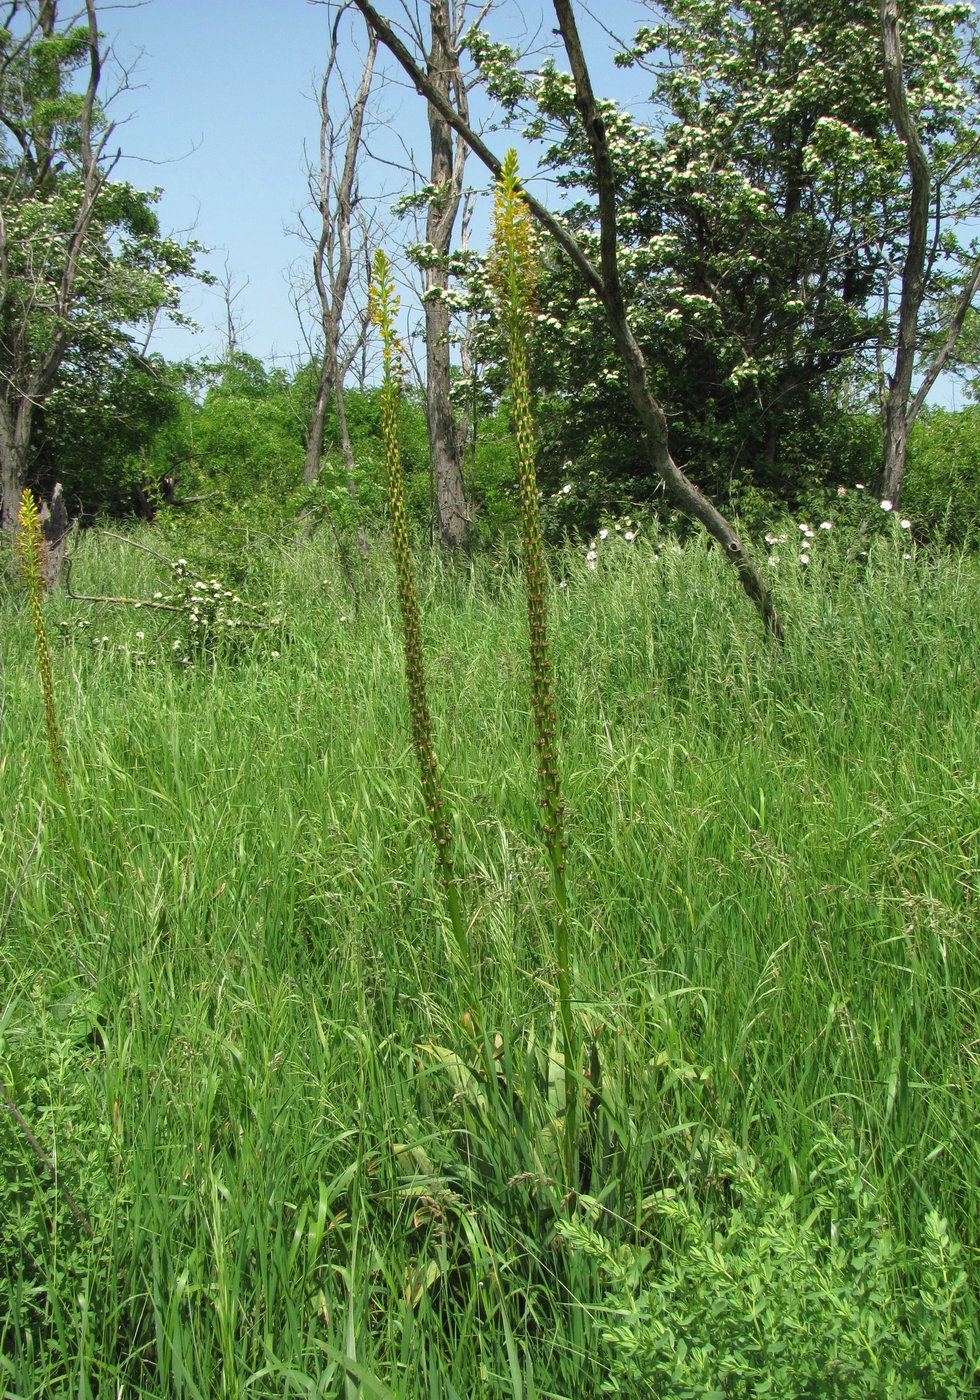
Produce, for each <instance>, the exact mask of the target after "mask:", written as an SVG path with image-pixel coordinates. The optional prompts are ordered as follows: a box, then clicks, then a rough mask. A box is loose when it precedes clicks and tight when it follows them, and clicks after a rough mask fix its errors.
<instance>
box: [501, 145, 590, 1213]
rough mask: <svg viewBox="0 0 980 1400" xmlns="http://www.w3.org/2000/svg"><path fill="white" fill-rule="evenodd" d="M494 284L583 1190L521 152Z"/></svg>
mask: <svg viewBox="0 0 980 1400" xmlns="http://www.w3.org/2000/svg"><path fill="white" fill-rule="evenodd" d="M489 276H490V284H491V286H492V288H493V290H494V293H495V295H496V297H497V303H498V307H499V310H500V315H501V320H502V322H503V324H504V328H505V330H506V332H507V365H508V370H509V374H510V385H511V394H512V418H513V426H514V436H515V438H516V440H517V464H518V472H519V476H520V498H521V521H522V526H523V533H524V582H525V587H526V590H527V622H528V643H529V651H530V661H531V709H532V711H533V713H534V730H535V738H534V746H535V750H536V755H537V762H536V767H537V772H538V778H539V782H540V787H541V807H542V813H543V828H544V829H543V836H544V844H545V849H546V851H547V855H548V861H549V863H550V865H551V872H552V889H553V891H554V897H555V945H556V951H557V954H558V1003H559V1005H558V1011H559V1018H560V1021H561V1030H562V1048H563V1053H564V1056H565V1163H564V1165H565V1186H566V1189H567V1190H568V1191H574V1190H575V1189H576V1187H577V1184H578V1130H577V1120H578V1094H579V1074H578V1059H579V1056H578V1040H577V1036H576V1032H575V1022H574V1018H573V1015H572V968H571V952H570V946H569V931H568V893H567V890H566V886H565V845H566V842H565V818H564V808H563V805H562V799H561V779H560V775H559V770H558V747H557V743H556V737H555V736H556V734H557V728H558V724H557V716H556V712H555V692H554V680H553V677H552V671H551V657H550V653H549V648H548V600H547V569H546V567H545V559H544V543H543V540H542V537H541V513H540V509H539V506H538V478H537V472H536V471H535V467H534V422H533V419H532V416H531V389H530V378H529V374H528V357H527V342H528V338H529V335H530V332H531V326H532V322H533V311H534V307H535V302H536V295H537V285H538V248H537V238H536V232H535V228H534V222H533V220H532V217H531V211H530V209H529V208H528V204H527V200H526V199H525V197H524V193H523V191H522V190H521V187H520V183H519V181H518V178H517V153H516V151H513V150H510V151H508V152H507V155H506V156H505V158H504V163H503V168H502V170H501V173H500V179H499V181H498V182H497V189H496V194H495V197H494V230H493V246H492V250H491V253H490V260H489Z"/></svg>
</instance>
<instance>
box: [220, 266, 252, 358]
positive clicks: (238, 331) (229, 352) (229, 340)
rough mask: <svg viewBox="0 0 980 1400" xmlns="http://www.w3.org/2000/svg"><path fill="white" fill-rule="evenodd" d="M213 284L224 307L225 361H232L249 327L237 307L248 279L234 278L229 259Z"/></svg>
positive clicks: (249, 323)
mask: <svg viewBox="0 0 980 1400" xmlns="http://www.w3.org/2000/svg"><path fill="white" fill-rule="evenodd" d="M215 283H216V285H217V286H218V287H220V288H221V299H222V301H223V302H224V305H225V359H226V360H233V359H234V358H235V356H236V355H237V354H238V351H239V350H240V348H241V345H242V341H243V340H244V338H245V336H246V335H247V334H248V331H249V328H250V326H251V322H249V321H246V320H245V319H244V317H243V313H242V311H241V309H240V308H239V307H238V305H237V303H238V301H239V300H240V298H241V297H242V296H243V295H244V293H245V291H246V289H247V287H248V278H247V277H245V278H236V277H235V274H234V272H233V271H232V268H231V263H230V261H229V259H228V258H225V265H224V270H223V272H222V273H221V275H220V276H216V277H215Z"/></svg>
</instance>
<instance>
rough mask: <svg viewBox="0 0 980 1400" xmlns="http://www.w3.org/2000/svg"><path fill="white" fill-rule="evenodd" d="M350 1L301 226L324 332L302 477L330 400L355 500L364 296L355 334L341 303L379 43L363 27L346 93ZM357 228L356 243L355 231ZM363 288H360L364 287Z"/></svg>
mask: <svg viewBox="0 0 980 1400" xmlns="http://www.w3.org/2000/svg"><path fill="white" fill-rule="evenodd" d="M347 8H348V7H347V6H346V5H344V6H341V8H340V10H339V11H338V13H337V15H336V16H335V19H334V23H333V27H332V30H331V37H330V49H329V53H328V56H327V63H326V67H325V69H324V74H323V79H322V82H321V84H320V92H319V108H320V140H319V159H318V166H317V169H316V171H315V174H314V172H311V180H310V193H311V196H312V202H313V205H314V207H315V209H316V215H317V218H318V219H319V226H318V228H316V229H315V230H313V229H309V228H307V233H308V234H309V236H310V237H311V239H312V241H313V245H314V252H313V281H314V286H315V288H316V296H317V302H318V306H319V319H320V325H321V329H322V333H323V350H322V354H321V358H320V374H319V380H318V384H317V391H316V397H315V400H314V404H313V411H312V413H311V416H310V423H309V430H308V433H307V442H306V464H305V468H304V473H303V480H304V482H305V483H306V484H307V485H309V484H310V483H311V482H312V481H315V480H316V478H317V476H318V475H319V472H320V463H321V459H322V456H323V433H324V424H325V422H326V415H327V409H328V407H329V404H330V400H331V398H333V401H334V403H335V404H336V409H337V424H338V432H339V437H340V446H341V451H342V453H343V457H344V466H345V469H346V473H347V490H348V492H349V494H350V497H351V500H354V499H355V498H356V484H355V479H354V478H355V471H354V452H353V448H352V446H351V440H350V432H349V429H348V426H347V413H346V409H345V405H344V382H345V380H346V377H347V374H348V372H349V370H350V368H351V365H352V364H353V362H354V360H355V358H356V356H357V355H358V353H359V352H360V350H361V347H362V345H363V343H364V340H365V337H366V334H367V323H368V312H367V297H366V295H365V297H364V298H362V301H361V304H360V306H359V307H358V309H357V311H356V313H355V318H354V319H355V323H356V324H355V329H354V333H353V334H348V335H347V336H346V337H345V321H344V317H345V308H346V303H347V296H348V292H349V290H350V284H351V276H352V273H353V271H354V269H355V264H357V265H362V254H363V253H364V251H365V250H366V248H367V243H368V240H369V237H370V223H369V221H364V220H361V221H358V220H357V219H356V214H357V211H358V205H359V199H360V196H359V192H358V172H359V167H360V162H361V158H362V156H363V154H364V145H363V138H364V124H365V113H366V110H367V105H368V98H369V96H370V91H371V83H372V79H373V75H374V61H375V57H376V54H377V50H378V41H377V38H376V36H375V35H374V33H373V31H372V30H371V28H370V26H368V27H367V37H368V46H367V52H366V54H365V57H364V64H363V69H362V72H361V79H360V83H359V85H358V88H357V92H356V94H355V95H354V96H353V97H351V96H350V95H349V93H348V92H347V89H346V85H345V84H344V82H343V74H342V73H341V72H340V69H339V65H338V53H339V46H340V25H341V21H342V19H343V17H344V13H345V11H346V9H347ZM338 88H339V90H340V91H341V93H342V95H343V98H342V100H343V112H342V114H340V115H338V110H337V104H336V103H335V101H334V92H335V90H336V89H338ZM357 227H359V228H360V238H359V242H360V243H361V244H362V245H363V246H362V247H360V248H357V247H355V245H354V241H353V236H354V233H355V230H356V229H357ZM365 291H366V289H365Z"/></svg>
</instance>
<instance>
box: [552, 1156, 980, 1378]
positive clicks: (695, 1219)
mask: <svg viewBox="0 0 980 1400" xmlns="http://www.w3.org/2000/svg"><path fill="white" fill-rule="evenodd" d="M646 1205H647V1207H648V1209H649V1211H650V1217H651V1218H650V1223H649V1226H648V1229H649V1231H650V1234H649V1235H647V1236H646V1238H648V1239H649V1243H647V1244H644V1245H643V1246H637V1245H620V1246H618V1247H616V1246H613V1245H611V1244H610V1243H609V1242H608V1240H607V1239H606V1238H604V1237H603V1236H602V1235H601V1234H599V1233H598V1232H597V1230H596V1229H595V1228H594V1226H592V1225H591V1224H590V1223H589V1220H588V1214H589V1203H588V1202H586V1203H584V1204H583V1205H582V1207H580V1210H581V1214H580V1217H579V1218H578V1219H576V1220H573V1221H568V1222H564V1221H562V1222H560V1223H559V1229H560V1230H561V1232H562V1235H563V1237H564V1238H565V1239H566V1240H567V1241H568V1242H569V1244H570V1245H571V1246H572V1247H573V1248H577V1249H582V1250H584V1251H585V1252H586V1254H587V1255H588V1256H589V1257H590V1258H592V1259H594V1260H595V1261H596V1262H597V1263H598V1264H599V1266H600V1268H601V1270H602V1272H603V1275H604V1278H605V1282H606V1291H605V1293H604V1295H603V1298H602V1302H601V1305H600V1317H601V1319H602V1320H601V1323H600V1330H601V1334H602V1339H603V1342H604V1344H605V1346H606V1348H607V1350H608V1354H609V1358H610V1366H609V1376H608V1379H607V1380H606V1382H605V1383H604V1385H603V1387H602V1389H603V1392H604V1393H607V1394H611V1395H624V1396H629V1397H630V1400H641V1397H643V1396H649V1397H650V1400H654V1397H663V1400H668V1397H669V1400H703V1397H705V1396H712V1397H714V1396H717V1397H719V1400H720V1398H721V1397H723V1396H724V1397H726V1398H727V1397H730V1400H752V1398H753V1397H762V1396H768V1395H780V1396H823V1397H826V1400H831V1397H834V1400H920V1397H924V1396H930V1397H937V1398H938V1397H940V1396H946V1397H948V1398H949V1400H955V1397H958V1396H962V1395H966V1394H967V1393H968V1392H969V1391H970V1390H971V1389H972V1384H973V1382H974V1381H975V1379H976V1375H977V1373H976V1370H975V1367H976V1365H977V1363H978V1361H980V1353H978V1350H977V1346H976V1341H975V1334H974V1332H973V1330H972V1322H973V1318H972V1315H971V1311H970V1308H969V1304H968V1299H967V1276H966V1271H965V1267H964V1266H965V1263H966V1260H965V1255H964V1252H963V1250H962V1249H961V1247H960V1246H959V1245H958V1244H957V1243H956V1242H955V1241H953V1240H951V1239H950V1235H949V1229H948V1226H947V1223H946V1221H945V1220H943V1219H942V1218H941V1217H940V1215H939V1214H938V1212H937V1211H934V1210H933V1211H930V1212H929V1213H928V1215H927V1216H926V1219H925V1222H924V1229H923V1231H922V1242H921V1244H919V1245H917V1246H916V1247H914V1248H911V1249H903V1248H902V1247H901V1245H899V1244H898V1242H897V1241H896V1239H895V1235H894V1232H893V1230H892V1229H891V1228H890V1227H889V1225H888V1223H887V1221H886V1219H885V1218H884V1216H883V1214H882V1201H881V1197H880V1193H879V1192H878V1191H877V1190H876V1189H875V1187H874V1186H873V1185H871V1184H869V1182H868V1181H867V1179H866V1174H865V1172H864V1171H863V1170H862V1167H861V1165H860V1163H858V1162H857V1161H855V1160H854V1159H853V1157H852V1156H851V1155H850V1154H848V1153H847V1152H845V1151H844V1150H843V1148H842V1147H841V1145H840V1144H838V1143H836V1142H833V1141H827V1142H825V1143H822V1144H820V1146H819V1148H818V1154H817V1155H816V1161H815V1164H814V1167H813V1168H812V1170H811V1175H810V1180H809V1182H808V1185H807V1195H806V1200H805V1202H804V1201H801V1200H799V1199H798V1198H796V1197H794V1196H792V1195H786V1194H782V1193H780V1192H779V1191H778V1190H777V1189H776V1188H775V1187H774V1185H773V1184H772V1182H771V1181H770V1180H768V1179H767V1177H766V1174H765V1172H764V1170H763V1169H762V1167H761V1166H760V1164H759V1163H758V1162H757V1161H755V1160H754V1159H753V1158H752V1156H751V1155H750V1154H749V1153H747V1152H745V1151H743V1150H740V1149H739V1148H737V1147H736V1146H735V1144H734V1143H732V1142H731V1141H730V1140H728V1139H726V1138H724V1137H715V1138H714V1139H710V1138H709V1139H707V1140H706V1141H705V1142H703V1143H702V1144H701V1145H700V1146H699V1147H698V1149H697V1151H696V1152H695V1154H694V1156H693V1159H692V1162H691V1167H690V1172H689V1175H688V1177H687V1179H686V1180H684V1181H682V1182H681V1184H680V1185H679V1186H678V1187H676V1188H673V1187H672V1188H670V1189H667V1190H663V1191H660V1192H657V1193H656V1194H655V1195H654V1196H653V1197H652V1198H651V1199H650V1200H649V1201H648V1202H647V1203H646Z"/></svg>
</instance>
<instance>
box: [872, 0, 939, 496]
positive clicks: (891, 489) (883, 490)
mask: <svg viewBox="0 0 980 1400" xmlns="http://www.w3.org/2000/svg"><path fill="white" fill-rule="evenodd" d="M879 12H880V15H881V44H882V55H883V59H884V79H885V94H886V96H887V98H888V107H889V110H890V112H891V115H892V120H893V121H894V123H895V129H896V131H897V132H898V134H899V136H900V137H901V140H902V143H903V145H904V146H905V153H906V160H907V163H908V168H909V177H910V181H911V193H910V199H909V233H908V243H907V245H906V250H905V261H904V263H903V266H902V286H901V296H900V300H899V308H898V345H897V348H896V352H895V365H894V370H893V372H892V374H890V375H889V376H888V379H887V387H886V389H885V391H884V394H883V402H882V418H883V428H884V442H883V451H882V464H881V477H880V480H879V482H878V495H879V497H881V498H883V499H887V500H890V501H892V502H895V503H897V502H898V499H899V497H900V495H901V494H902V485H903V483H904V481H905V468H906V458H907V453H908V442H909V434H910V432H911V431H912V422H913V421H914V420H912V419H910V416H909V413H908V408H909V402H910V399H911V395H912V375H913V372H914V370H915V352H916V340H917V337H918V330H919V312H920V311H921V309H922V299H923V297H924V295H925V266H926V248H927V243H928V234H929V203H930V185H931V176H930V170H929V160H928V157H927V156H926V153H925V149H924V147H923V145H922V141H921V139H920V137H919V131H918V127H917V126H916V124H915V118H914V117H913V116H912V113H911V112H910V110H909V105H908V102H907V100H906V93H905V76H904V73H903V71H902V41H901V35H900V33H899V18H898V0H880V3H879Z"/></svg>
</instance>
